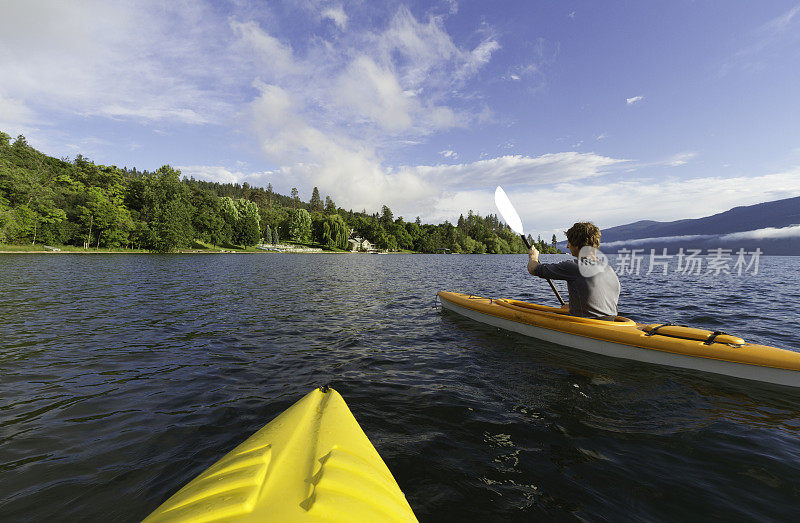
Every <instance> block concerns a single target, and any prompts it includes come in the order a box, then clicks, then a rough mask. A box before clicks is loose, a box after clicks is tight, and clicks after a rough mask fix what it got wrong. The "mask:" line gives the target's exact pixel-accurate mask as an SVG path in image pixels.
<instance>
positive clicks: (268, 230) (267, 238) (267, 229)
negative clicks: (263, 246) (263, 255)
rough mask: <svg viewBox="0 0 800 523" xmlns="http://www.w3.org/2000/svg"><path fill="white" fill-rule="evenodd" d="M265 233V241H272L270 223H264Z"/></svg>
mask: <svg viewBox="0 0 800 523" xmlns="http://www.w3.org/2000/svg"><path fill="white" fill-rule="evenodd" d="M263 234H264V241H265V242H266V243H272V229H271V228H270V226H269V225H264V230H263Z"/></svg>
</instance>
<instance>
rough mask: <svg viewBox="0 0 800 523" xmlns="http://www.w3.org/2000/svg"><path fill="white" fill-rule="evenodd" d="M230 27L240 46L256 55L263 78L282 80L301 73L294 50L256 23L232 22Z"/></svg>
mask: <svg viewBox="0 0 800 523" xmlns="http://www.w3.org/2000/svg"><path fill="white" fill-rule="evenodd" d="M230 27H231V29H232V30H233V32H234V34H235V35H236V37H237V38H238V39H239V41H238V45H240V46H244V47H245V48H246V49H247V51H250V52H252V53H254V55H253V56H254V57H255V59H256V63H257V64H258V70H259V73H260V75H261V76H265V77H267V78H280V77H281V76H284V75H287V74H292V73H297V72H299V70H300V66H299V65H298V64H296V63H295V57H294V53H293V52H292V48H291V47H290V46H288V45H285V44H283V43H281V42H280V41H279V40H278V39H277V38H275V37H273V36H271V35H270V34H268V33H267V32H265V31H264V30H262V29H261V28H260V27H259V26H258V24H257V23H256V22H253V21H249V22H237V21H235V20H231V21H230Z"/></svg>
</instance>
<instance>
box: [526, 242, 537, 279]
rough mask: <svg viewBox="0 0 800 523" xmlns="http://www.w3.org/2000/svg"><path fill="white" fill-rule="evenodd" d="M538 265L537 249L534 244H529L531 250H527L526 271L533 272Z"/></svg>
mask: <svg viewBox="0 0 800 523" xmlns="http://www.w3.org/2000/svg"><path fill="white" fill-rule="evenodd" d="M538 266H539V251H538V250H537V249H536V247H535V246H533V245H531V250H529V251H528V272H529V273H531V274H533V271H535V270H536V267H538Z"/></svg>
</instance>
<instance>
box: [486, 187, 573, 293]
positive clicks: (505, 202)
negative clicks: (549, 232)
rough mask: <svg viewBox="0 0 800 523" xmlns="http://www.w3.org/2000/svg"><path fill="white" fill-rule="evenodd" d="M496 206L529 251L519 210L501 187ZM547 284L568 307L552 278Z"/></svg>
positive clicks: (498, 189) (496, 195) (548, 279)
mask: <svg viewBox="0 0 800 523" xmlns="http://www.w3.org/2000/svg"><path fill="white" fill-rule="evenodd" d="M494 204H495V205H497V209H498V210H499V211H500V215H501V216H502V217H503V220H505V222H506V223H507V224H508V226H509V227H511V230H512V231H514V232H515V233H517V234H519V235H520V236H521V237H522V241H523V242H525V245H526V246H527V247H528V250H530V248H531V244H530V243H528V238H526V237H525V233H524V232H522V219H521V218H520V217H519V214H517V210H516V209H515V208H514V206H513V205H512V204H511V200H509V199H508V196H507V195H506V192H505V191H504V190H503V188H502V187H500V186H499V185H498V186H497V189H495V191H494ZM547 283H549V284H550V288H551V289H553V292H554V293H556V298H558V301H560V302H561V305H566V304H565V303H564V300H563V298H561V295H560V294H559V293H558V289H556V286H555V285H553V282H552V281H550V278H547Z"/></svg>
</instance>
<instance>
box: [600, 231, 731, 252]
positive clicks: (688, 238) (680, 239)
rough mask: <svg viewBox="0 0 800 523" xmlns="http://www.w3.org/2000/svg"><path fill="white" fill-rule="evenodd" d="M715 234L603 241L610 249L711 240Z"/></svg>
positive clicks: (606, 247)
mask: <svg viewBox="0 0 800 523" xmlns="http://www.w3.org/2000/svg"><path fill="white" fill-rule="evenodd" d="M716 237H717V236H716V235H714V234H686V235H683V236H655V237H652V238H637V239H635V240H624V241H623V240H620V241H616V242H603V248H604V249H608V248H611V247H622V246H623V245H627V246H636V245H647V244H648V243H654V242H658V243H674V242H690V241H698V240H710V239H711V238H716Z"/></svg>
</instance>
